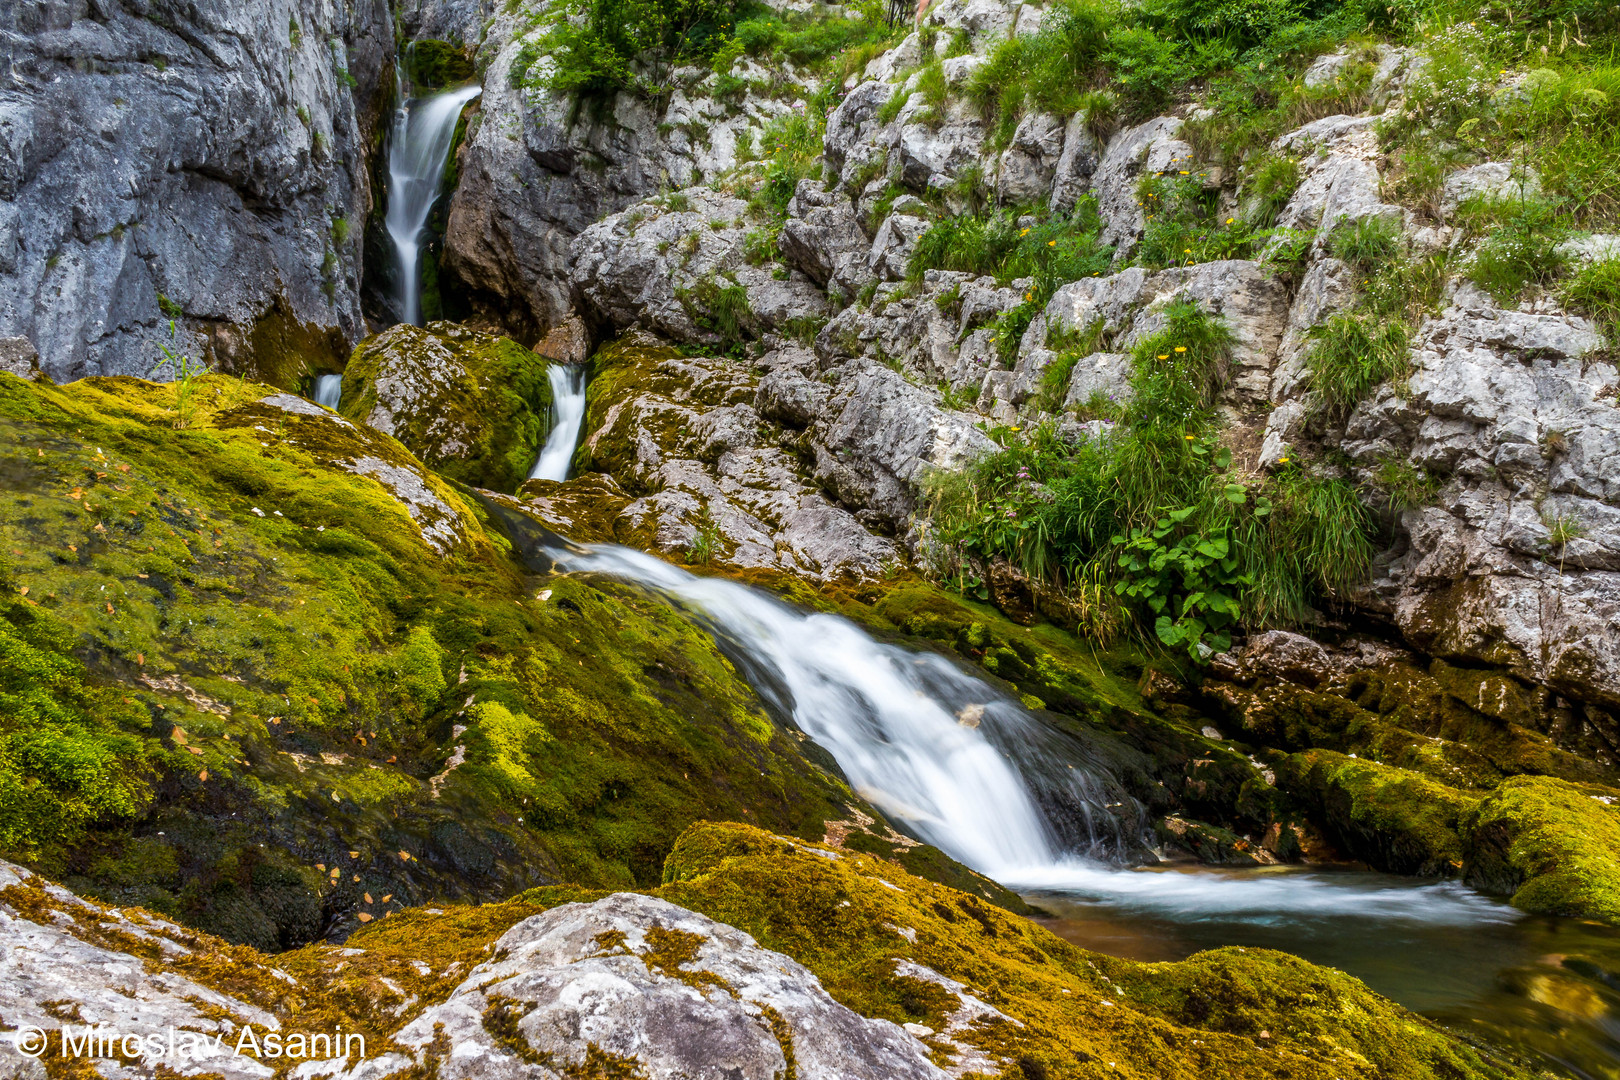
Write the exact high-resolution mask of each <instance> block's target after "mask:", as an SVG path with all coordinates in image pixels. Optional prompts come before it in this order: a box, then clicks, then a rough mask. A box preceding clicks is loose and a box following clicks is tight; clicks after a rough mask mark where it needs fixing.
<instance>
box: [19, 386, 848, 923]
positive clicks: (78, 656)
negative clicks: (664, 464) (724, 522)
mask: <svg viewBox="0 0 1620 1080" xmlns="http://www.w3.org/2000/svg"><path fill="white" fill-rule="evenodd" d="M177 405H178V400H177V388H176V387H175V386H173V385H159V384H154V383H147V382H141V381H138V380H134V379H112V380H108V379H87V380H83V381H81V382H77V383H73V384H71V385H69V386H63V387H53V386H49V385H44V384H38V383H28V382H24V381H23V380H21V379H17V378H15V377H12V376H0V476H3V477H4V478H5V482H4V483H3V484H0V561H3V562H4V564H5V566H4V567H3V568H0V578H3V579H4V583H5V590H6V591H5V593H4V599H3V600H0V649H4V650H5V651H4V657H5V659H6V661H7V665H8V666H7V669H6V672H5V673H4V674H3V675H0V699H3V701H4V704H5V706H6V707H5V708H0V799H4V800H5V809H6V810H7V811H8V812H9V813H8V820H7V821H6V822H5V823H4V824H3V826H0V828H4V829H6V830H7V831H6V832H5V833H4V845H3V847H4V854H5V855H7V856H9V857H12V858H15V859H18V860H19V861H23V862H26V863H28V864H30V865H32V866H35V867H38V868H41V869H42V870H44V871H46V872H48V873H50V874H52V875H53V876H56V877H61V878H65V879H68V880H70V881H72V882H73V883H74V887H75V888H79V889H83V890H87V891H92V892H94V893H96V894H97V895H100V896H104V897H107V898H108V899H111V900H115V901H117V902H119V903H139V904H142V905H145V906H148V907H151V908H153V909H156V910H161V911H165V912H169V913H171V914H174V915H176V916H178V917H181V918H183V919H185V920H187V921H189V922H191V923H192V924H193V925H198V926H203V927H206V928H209V929H211V930H214V931H217V932H219V933H221V934H223V935H226V936H229V937H231V938H233V939H235V940H239V941H246V942H252V943H254V944H255V945H258V946H261V947H264V948H281V947H284V946H287V945H291V944H296V943H298V942H299V941H302V940H307V939H308V937H309V936H311V934H319V933H331V932H337V933H342V932H344V931H345V930H347V929H352V928H353V927H354V926H356V925H357V924H358V922H357V920H358V916H359V915H360V914H362V913H368V914H372V915H375V916H378V917H380V916H381V915H382V914H383V913H384V912H385V911H389V910H397V909H398V908H400V907H401V906H403V905H406V904H410V903H414V902H419V901H422V900H425V899H427V898H429V897H434V898H446V899H453V898H457V897H461V898H469V899H487V898H490V897H494V896H499V895H503V894H507V893H510V892H513V891H516V890H518V889H521V888H526V887H529V886H533V885H538V884H542V883H545V882H552V881H561V880H572V881H576V882H582V883H585V884H589V885H594V886H603V887H624V886H633V885H635V884H637V883H656V882H657V880H658V879H659V876H660V874H661V872H662V866H663V861H664V857H665V855H666V854H667V853H668V851H669V849H670V846H671V845H672V844H673V843H674V840H675V838H676V836H677V835H679V833H680V831H681V830H682V829H683V828H684V827H685V826H686V825H687V824H689V823H690V822H692V821H693V820H696V819H698V818H704V817H708V818H730V819H736V820H749V821H757V822H759V823H761V824H763V825H766V826H768V827H770V828H772V829H775V830H777V831H781V832H788V833H793V834H799V835H804V836H808V837H813V838H818V839H819V838H820V837H822V836H823V835H824V833H825V828H824V823H825V822H826V821H829V820H844V819H846V818H848V817H849V816H850V805H851V804H852V803H853V804H854V805H855V806H856V807H861V804H860V803H859V801H858V800H855V799H854V797H853V796H852V795H851V794H850V792H849V791H848V789H847V787H846V786H845V785H844V784H843V782H842V781H841V780H839V779H838V778H837V776H835V775H833V774H832V773H829V772H828V771H826V770H824V769H822V768H821V767H820V766H818V765H816V764H814V763H812V762H810V761H809V760H807V759H806V757H805V756H804V753H803V752H802V751H801V749H800V745H799V743H798V740H797V739H795V738H794V737H793V736H792V735H791V734H790V733H788V732H784V731H782V730H780V729H779V728H778V727H777V726H776V725H775V724H774V723H773V722H772V720H771V719H770V717H769V716H768V715H767V713H766V711H765V709H764V708H763V706H762V705H761V703H760V701H759V699H758V697H757V696H756V695H755V694H754V692H753V690H752V689H751V688H750V687H749V686H748V684H747V683H746V682H745V681H744V680H743V679H742V678H741V677H740V676H739V675H738V673H737V671H736V670H735V669H734V668H733V667H732V665H731V664H730V663H729V662H728V661H727V660H726V659H725V657H724V656H723V655H722V654H721V653H720V652H719V650H718V649H717V648H716V647H715V645H714V643H713V641H712V640H711V639H710V638H709V637H708V636H707V635H706V634H704V633H703V632H702V631H700V630H698V629H697V628H695V627H694V626H692V625H691V624H690V623H689V622H687V621H686V620H685V619H684V618H682V616H681V615H680V614H679V613H678V612H675V611H673V610H671V609H670V608H669V607H668V606H667V605H665V604H663V603H661V602H658V601H656V600H653V599H651V598H648V597H646V596H645V595H643V594H641V593H639V592H637V591H635V590H632V589H628V588H625V587H621V586H617V585H613V584H610V583H598V584H593V583H590V582H586V581H581V580H578V579H573V578H562V579H556V580H552V581H548V582H540V581H537V580H535V579H534V577H533V576H532V575H531V573H530V571H529V570H528V569H527V568H526V567H525V565H524V564H523V562H522V561H521V560H520V559H519V558H518V557H517V554H516V553H515V552H514V550H513V548H512V542H511V541H510V540H509V539H508V537H507V536H506V535H505V534H504V533H503V532H502V531H501V529H500V528H499V527H498V526H497V524H496V522H495V520H494V519H493V518H492V517H491V516H490V511H489V509H488V508H487V507H486V506H485V505H484V504H483V503H481V502H480V501H479V500H478V499H475V498H472V497H470V496H468V495H466V494H464V492H463V490H461V489H458V488H457V487H456V486H455V485H453V484H451V483H449V482H447V481H445V480H443V479H441V478H440V477H438V476H437V475H436V474H434V473H432V472H430V471H428V470H426V469H425V468H423V466H422V464H421V463H420V462H419V461H418V460H417V459H416V458H414V457H413V456H412V455H411V454H410V453H409V452H408V451H407V450H406V449H405V448H404V447H402V446H401V445H400V444H399V443H398V442H397V441H395V440H393V439H391V438H388V437H386V436H384V435H381V434H379V433H376V432H374V431H371V430H370V429H368V428H365V427H363V426H360V425H355V424H352V423H350V422H349V421H346V420H343V419H341V418H339V417H337V416H334V415H333V414H331V413H330V412H327V411H325V410H322V409H320V408H318V407H316V406H314V405H311V404H310V403H308V402H306V401H302V400H301V399H297V398H293V397H291V396H290V395H285V394H277V393H275V392H273V391H272V390H270V388H267V387H263V386H257V385H254V384H247V383H242V382H240V381H238V380H236V379H229V378H223V377H207V378H204V379H202V380H200V382H198V383H197V384H195V385H194V387H193V390H192V394H191V397H190V399H189V402H188V405H187V411H186V413H185V414H184V415H185V418H186V426H184V427H181V428H177V427H176V426H175V425H176V422H177V420H178V419H180V418H181V415H182V414H181V413H180V412H179V411H177ZM874 816H875V815H874ZM366 895H370V896H372V897H373V898H377V897H384V896H386V897H388V898H389V899H388V901H387V902H386V903H383V902H381V901H378V902H377V903H376V904H372V905H370V906H367V902H365V901H364V899H363V898H364V897H365V896H366Z"/></svg>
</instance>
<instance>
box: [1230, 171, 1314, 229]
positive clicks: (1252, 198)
mask: <svg viewBox="0 0 1620 1080" xmlns="http://www.w3.org/2000/svg"><path fill="white" fill-rule="evenodd" d="M1298 188H1299V161H1298V159H1296V158H1291V157H1277V156H1275V155H1272V154H1266V155H1263V156H1262V157H1261V158H1260V159H1259V160H1258V161H1256V162H1253V163H1252V164H1250V166H1249V167H1248V169H1247V170H1246V175H1245V176H1244V180H1243V185H1242V187H1241V188H1239V189H1238V199H1239V205H1240V206H1241V207H1242V215H1243V220H1244V221H1246V222H1247V223H1248V224H1249V225H1251V226H1252V227H1254V228H1256V229H1268V228H1270V227H1271V226H1272V225H1275V224H1276V223H1277V215H1278V214H1279V213H1281V212H1282V208H1283V207H1285V206H1287V205H1288V200H1289V199H1291V198H1293V195H1294V192H1295V191H1296V190H1297V189H1298Z"/></svg>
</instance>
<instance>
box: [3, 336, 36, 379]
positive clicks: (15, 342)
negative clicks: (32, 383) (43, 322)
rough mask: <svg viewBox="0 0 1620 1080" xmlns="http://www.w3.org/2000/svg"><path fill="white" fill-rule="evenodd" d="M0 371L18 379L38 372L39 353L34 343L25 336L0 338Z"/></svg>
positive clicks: (33, 375) (27, 377)
mask: <svg viewBox="0 0 1620 1080" xmlns="http://www.w3.org/2000/svg"><path fill="white" fill-rule="evenodd" d="M0 371H7V372H10V373H11V374H13V375H15V376H17V377H18V378H20V379H32V378H34V377H35V376H37V375H38V374H39V353H38V352H37V351H36V350H35V349H34V343H33V342H32V341H29V340H28V339H27V338H25V337H9V338H0Z"/></svg>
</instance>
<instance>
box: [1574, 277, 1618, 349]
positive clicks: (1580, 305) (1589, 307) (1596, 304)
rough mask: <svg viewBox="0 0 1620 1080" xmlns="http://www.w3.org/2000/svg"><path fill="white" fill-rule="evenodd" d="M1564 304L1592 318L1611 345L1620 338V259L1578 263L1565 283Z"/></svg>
mask: <svg viewBox="0 0 1620 1080" xmlns="http://www.w3.org/2000/svg"><path fill="white" fill-rule="evenodd" d="M1562 295H1563V301H1564V305H1565V306H1566V307H1568V308H1570V309H1571V310H1573V311H1577V312H1579V313H1580V314H1582V315H1585V316H1586V317H1588V318H1589V319H1591V320H1593V321H1594V322H1596V323H1597V324H1598V326H1600V327H1601V328H1602V329H1603V333H1604V335H1605V336H1606V337H1607V338H1608V339H1609V344H1610V346H1611V347H1612V346H1613V345H1615V344H1616V343H1617V342H1620V259H1613V258H1611V259H1600V260H1598V261H1597V262H1592V263H1588V264H1586V265H1585V266H1583V267H1581V268H1580V269H1579V270H1578V271H1576V272H1575V274H1574V275H1572V276H1571V277H1570V279H1569V280H1568V281H1567V282H1565V283H1564V287H1563V291H1562Z"/></svg>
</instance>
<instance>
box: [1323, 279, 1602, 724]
mask: <svg viewBox="0 0 1620 1080" xmlns="http://www.w3.org/2000/svg"><path fill="white" fill-rule="evenodd" d="M1601 343H1602V339H1601V337H1599V335H1598V334H1596V333H1595V332H1594V331H1593V330H1592V328H1591V327H1590V326H1589V325H1588V324H1587V323H1586V322H1585V321H1584V320H1581V319H1578V318H1575V317H1572V316H1568V315H1563V314H1558V313H1549V314H1537V313H1532V312H1521V311H1511V310H1503V309H1501V308H1498V307H1497V306H1496V305H1495V303H1494V302H1493V301H1492V300H1491V299H1490V298H1489V297H1488V296H1486V295H1485V294H1484V293H1483V292H1480V291H1479V290H1478V289H1476V288H1474V287H1473V286H1471V285H1467V284H1464V285H1462V286H1461V287H1459V288H1458V289H1457V290H1456V292H1455V294H1454V295H1453V296H1452V297H1451V299H1450V302H1449V304H1448V305H1447V307H1446V309H1445V310H1444V311H1443V312H1442V313H1441V314H1440V315H1439V316H1437V317H1435V318H1433V319H1430V320H1428V321H1427V322H1426V323H1425V325H1424V326H1423V328H1422V329H1421V331H1420V333H1419V337H1418V340H1417V341H1416V342H1415V343H1414V347H1413V349H1412V353H1411V360H1412V364H1413V370H1412V374H1411V377H1410V379H1409V380H1408V390H1407V392H1406V393H1405V394H1404V395H1397V394H1396V393H1395V392H1394V390H1393V389H1392V388H1385V389H1384V390H1382V391H1380V393H1379V394H1378V396H1377V397H1375V398H1373V399H1372V400H1371V401H1369V402H1367V403H1365V404H1364V405H1363V406H1362V407H1361V408H1360V409H1358V410H1357V411H1356V413H1355V414H1354V415H1353V416H1352V417H1351V418H1350V421H1349V424H1348V426H1347V428H1346V433H1345V439H1346V441H1345V443H1344V448H1345V450H1346V452H1347V453H1349V454H1350V456H1351V457H1352V458H1353V459H1355V460H1356V461H1358V462H1360V463H1361V464H1362V465H1363V466H1364V467H1366V468H1368V469H1373V468H1375V467H1378V466H1379V465H1381V464H1384V463H1387V462H1389V461H1396V462H1400V463H1403V464H1404V465H1405V466H1406V467H1408V468H1411V469H1414V470H1419V471H1421V472H1422V473H1426V474H1428V475H1432V476H1445V477H1449V478H1450V479H1449V482H1448V483H1447V484H1446V485H1445V486H1444V487H1443V488H1441V490H1440V492H1439V495H1438V497H1437V498H1436V500H1435V502H1434V504H1432V505H1426V506H1421V507H1416V508H1413V509H1409V510H1407V511H1406V512H1405V513H1404V515H1403V522H1404V525H1405V528H1406V530H1407V533H1408V535H1409V537H1410V541H1409V546H1407V547H1406V548H1404V549H1403V550H1398V551H1397V552H1395V553H1393V557H1392V558H1390V559H1389V560H1387V561H1386V562H1384V563H1383V564H1382V565H1381V566H1380V569H1379V572H1378V574H1377V576H1376V578H1375V580H1374V582H1373V584H1372V586H1371V588H1370V590H1369V592H1370V602H1373V603H1375V604H1377V605H1378V606H1380V607H1382V608H1383V609H1384V610H1386V611H1388V612H1389V613H1390V614H1391V615H1392V616H1393V617H1394V619H1395V621H1396V623H1397V624H1398V625H1399V626H1400V627H1401V628H1402V630H1403V631H1404V632H1405V633H1406V634H1407V636H1408V638H1409V639H1410V640H1412V641H1413V642H1414V643H1415V644H1417V645H1418V646H1419V647H1420V648H1423V649H1425V650H1427V651H1430V652H1433V653H1435V654H1438V655H1441V656H1456V657H1468V658H1475V659H1479V660H1483V661H1488V662H1491V663H1495V664H1500V665H1503V666H1506V667H1508V668H1510V669H1512V670H1514V671H1516V672H1518V673H1519V674H1521V675H1522V676H1524V677H1525V678H1528V679H1532V680H1534V681H1536V682H1540V683H1544V684H1546V685H1549V686H1552V687H1554V688H1555V689H1558V690H1560V691H1561V692H1565V693H1569V694H1573V695H1574V696H1577V697H1580V698H1583V699H1586V700H1593V701H1597V702H1601V703H1604V704H1607V705H1610V706H1613V705H1616V704H1620V639H1617V638H1616V635H1615V633H1614V628H1615V627H1616V626H1617V625H1620V486H1617V485H1616V484H1615V482H1614V475H1615V468H1616V462H1617V461H1620V409H1617V408H1616V407H1615V405H1614V402H1613V394H1614V392H1615V387H1616V386H1617V385H1620V373H1617V372H1616V369H1615V366H1614V364H1613V363H1612V362H1609V361H1607V360H1603V359H1596V358H1593V357H1591V356H1590V355H1589V354H1591V353H1592V352H1593V351H1594V350H1595V349H1597V348H1598V347H1599V345H1601Z"/></svg>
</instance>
